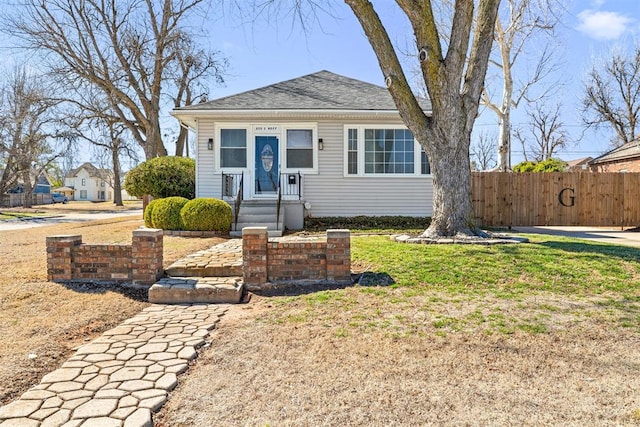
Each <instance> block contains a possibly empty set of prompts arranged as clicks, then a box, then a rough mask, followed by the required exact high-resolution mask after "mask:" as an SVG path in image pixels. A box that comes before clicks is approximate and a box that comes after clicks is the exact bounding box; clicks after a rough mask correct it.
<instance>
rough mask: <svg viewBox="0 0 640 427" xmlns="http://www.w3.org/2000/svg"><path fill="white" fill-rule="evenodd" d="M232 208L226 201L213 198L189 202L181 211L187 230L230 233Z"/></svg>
mask: <svg viewBox="0 0 640 427" xmlns="http://www.w3.org/2000/svg"><path fill="white" fill-rule="evenodd" d="M231 217H232V215H231V206H229V204H228V203H227V202H225V201H222V200H218V199H211V198H198V199H193V200H189V202H187V204H185V205H184V207H183V208H182V210H181V211H180V218H181V219H182V224H183V225H184V229H185V230H192V231H223V232H224V231H229V229H230V228H231Z"/></svg>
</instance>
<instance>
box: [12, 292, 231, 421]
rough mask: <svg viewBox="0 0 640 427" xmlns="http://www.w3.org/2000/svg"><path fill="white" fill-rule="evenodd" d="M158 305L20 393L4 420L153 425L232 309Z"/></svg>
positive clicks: (80, 350) (109, 332)
mask: <svg viewBox="0 0 640 427" xmlns="http://www.w3.org/2000/svg"><path fill="white" fill-rule="evenodd" d="M227 309H228V307H227V306H225V305H219V304H218V305H211V304H201V305H182V306H175V305H174V306H170V305H153V306H150V307H147V308H146V309H144V310H143V311H142V312H141V313H140V314H138V315H137V316H135V317H133V318H131V319H129V320H126V321H125V322H124V323H123V324H122V325H120V326H118V327H116V328H114V329H111V330H109V331H107V332H105V333H104V334H103V335H102V336H101V337H99V338H98V339H96V340H94V341H93V342H91V343H90V344H87V345H84V346H82V347H80V348H79V349H78V351H77V352H76V354H75V355H74V356H72V357H71V358H70V359H69V360H68V361H67V362H65V363H64V364H63V365H62V367H61V368H60V369H57V370H55V371H53V372H51V373H50V374H48V375H45V376H44V378H42V381H41V382H40V384H39V385H37V386H35V387H33V388H32V389H30V390H29V391H27V392H26V393H24V394H23V395H22V396H21V397H20V398H19V399H18V400H16V401H14V402H12V403H10V404H8V405H6V406H4V407H0V427H13V426H19V427H31V426H33V427H54V426H55V427H80V426H82V427H92V426H96V427H111V426H114V427H146V426H152V425H153V423H152V420H151V413H152V412H154V411H157V410H158V409H159V408H160V407H161V406H162V405H163V404H164V403H165V402H166V400H167V395H168V393H169V391H171V390H172V389H173V388H174V387H175V386H176V385H177V375H178V374H181V373H183V372H184V371H186V370H187V367H188V365H189V361H190V360H193V359H194V358H196V357H197V354H198V353H197V351H196V349H197V348H199V347H201V346H202V345H204V344H205V342H206V338H207V336H208V335H209V331H210V330H212V329H214V328H215V325H216V323H218V321H219V320H220V317H221V316H222V315H223V314H224V313H225V312H226V311H227Z"/></svg>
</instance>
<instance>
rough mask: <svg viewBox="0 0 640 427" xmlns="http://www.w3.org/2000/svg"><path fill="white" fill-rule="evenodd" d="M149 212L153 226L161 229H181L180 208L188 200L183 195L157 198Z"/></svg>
mask: <svg viewBox="0 0 640 427" xmlns="http://www.w3.org/2000/svg"><path fill="white" fill-rule="evenodd" d="M154 201H157V203H156V204H155V206H154V207H153V211H152V212H151V223H152V224H153V227H154V228H161V229H163V230H182V229H183V227H182V220H181V219H180V210H181V209H182V207H183V206H184V205H185V204H187V202H188V201H189V200H188V199H185V198H184V197H178V196H176V197H165V198H164V199H157V200H154Z"/></svg>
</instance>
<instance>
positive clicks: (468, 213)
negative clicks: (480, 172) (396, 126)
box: [422, 136, 477, 238]
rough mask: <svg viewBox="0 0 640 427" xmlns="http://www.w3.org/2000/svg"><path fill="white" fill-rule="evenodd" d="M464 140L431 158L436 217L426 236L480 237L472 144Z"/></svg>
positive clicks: (434, 212)
mask: <svg viewBox="0 0 640 427" xmlns="http://www.w3.org/2000/svg"><path fill="white" fill-rule="evenodd" d="M469 138H470V136H468V137H467V138H466V140H467V141H468V140H469ZM464 141H465V138H464V136H462V137H461V139H459V140H457V141H456V142H454V143H453V144H452V146H450V147H447V149H441V150H438V151H437V152H435V153H432V155H431V157H430V158H429V163H430V165H431V173H432V174H433V216H432V218H431V224H430V226H429V228H428V229H427V230H426V231H425V232H424V233H423V234H422V236H423V237H432V238H433V237H438V236H455V235H474V234H477V232H476V231H475V228H476V227H475V225H474V223H473V207H472V205H471V164H470V161H469V143H468V142H464Z"/></svg>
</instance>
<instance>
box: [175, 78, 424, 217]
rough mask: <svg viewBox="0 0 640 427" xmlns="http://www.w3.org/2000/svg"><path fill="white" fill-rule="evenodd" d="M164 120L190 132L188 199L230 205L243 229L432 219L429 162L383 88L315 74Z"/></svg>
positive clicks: (192, 108)
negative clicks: (191, 191)
mask: <svg viewBox="0 0 640 427" xmlns="http://www.w3.org/2000/svg"><path fill="white" fill-rule="evenodd" d="M422 107H423V109H424V110H425V111H427V112H429V111H430V105H429V103H428V101H426V100H425V101H424V102H423V105H422ZM171 114H172V115H173V116H175V117H176V118H177V119H178V120H180V122H182V123H183V124H184V125H186V126H188V127H189V128H190V129H192V130H193V131H194V132H195V134H196V138H197V149H196V196H197V197H215V198H223V199H225V200H227V201H229V202H231V203H232V206H233V204H234V203H235V202H236V201H239V202H240V203H239V204H240V210H239V217H240V218H239V222H240V223H241V225H243V226H246V225H257V224H256V223H265V222H267V223H270V224H269V225H270V226H275V228H280V227H281V226H282V225H284V226H286V227H287V228H289V229H299V228H302V226H303V218H304V216H305V215H309V216H313V217H327V216H357V215H368V216H384V215H406V216H431V215H432V212H433V178H432V175H431V173H430V172H431V171H430V166H429V161H428V159H427V157H426V155H425V153H424V152H423V151H422V149H421V147H420V146H419V144H418V143H417V142H416V141H414V139H413V136H412V134H411V132H409V130H407V128H406V127H405V126H404V124H403V122H402V120H401V119H400V116H399V114H398V111H397V108H396V106H395V104H394V102H393V100H392V98H391V95H390V94H389V92H388V91H387V89H385V88H384V87H381V86H376V85H373V84H370V83H366V82H363V81H359V80H354V79H351V78H348V77H344V76H341V75H337V74H334V73H331V72H328V71H320V72H318V73H314V74H310V75H306V76H303V77H299V78H295V79H292V80H288V81H284V82H281V83H276V84H274V85H271V86H266V87H263V88H260V89H255V90H251V91H248V92H244V93H240V94H237V95H232V96H228V97H225V98H220V99H216V100H212V101H208V102H205V103H202V104H198V105H192V106H188V107H182V108H177V109H175V110H173V111H172V112H171ZM255 205H259V206H261V211H259V212H258V211H256V210H255V209H254V211H253V212H252V211H251V210H250V209H249V207H250V206H255ZM243 212H245V214H244V215H243ZM268 215H271V217H272V218H271V220H269V219H268V218H267V216H268ZM283 217H284V221H283ZM276 218H277V220H276ZM278 222H280V224H278ZM282 222H284V224H282ZM240 228H241V227H240V226H239V225H238V226H237V230H239V229H240ZM272 228H273V227H272Z"/></svg>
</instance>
